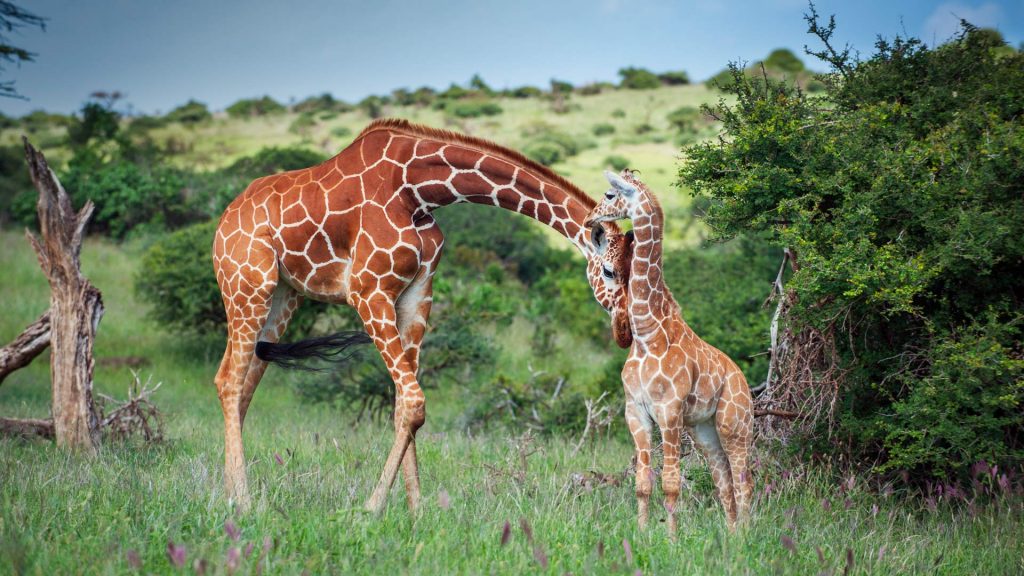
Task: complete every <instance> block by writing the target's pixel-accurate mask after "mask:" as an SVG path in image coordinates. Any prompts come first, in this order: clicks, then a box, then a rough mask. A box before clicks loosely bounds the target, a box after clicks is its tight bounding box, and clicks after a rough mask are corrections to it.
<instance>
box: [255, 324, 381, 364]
mask: <svg viewBox="0 0 1024 576" xmlns="http://www.w3.org/2000/svg"><path fill="white" fill-rule="evenodd" d="M371 343H373V340H372V339H371V338H370V336H369V335H368V334H367V333H366V332H362V331H356V330H353V331H349V332H337V333H335V334H329V335H327V336H318V337H315V338H307V339H306V340H300V341H298V342H278V343H272V342H257V343H256V357H257V358H259V359H260V360H263V361H264V362H271V363H273V364H277V365H278V366H281V367H283V368H298V369H299V370H309V371H314V372H317V371H322V370H329V369H330V367H331V366H337V365H340V364H344V363H345V362H347V361H348V360H349V359H350V358H352V355H353V354H355V353H356V350H354V349H353V348H354V347H355V346H359V345H361V344H371ZM307 360H321V361H323V362H326V363H327V366H324V365H323V364H320V365H317V364H308V363H306V361H307Z"/></svg>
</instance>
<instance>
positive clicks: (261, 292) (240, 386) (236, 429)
mask: <svg viewBox="0 0 1024 576" xmlns="http://www.w3.org/2000/svg"><path fill="white" fill-rule="evenodd" d="M275 283H276V275H275V277H274V278H273V279H272V280H268V281H266V282H264V283H262V284H260V285H259V286H258V287H257V288H256V289H254V290H252V293H247V294H244V296H245V297H246V298H245V300H246V303H247V305H246V306H245V308H244V309H243V308H241V307H239V306H235V305H233V304H232V305H228V306H227V310H226V311H227V317H228V324H229V326H230V329H229V334H230V337H229V342H228V343H227V349H226V350H225V353H224V359H223V360H222V361H221V367H220V369H219V370H218V371H217V376H216V379H215V380H216V384H217V395H218V396H219V397H220V404H221V410H222V412H223V414H224V485H225V490H226V492H227V495H228V498H230V499H231V500H232V501H233V502H234V503H235V504H237V505H238V507H239V508H240V509H241V510H246V509H248V507H249V504H250V498H249V487H248V480H247V478H246V470H245V454H244V450H243V448H242V397H243V391H244V387H245V380H246V376H247V375H248V373H249V370H250V366H251V364H252V362H253V358H254V356H255V348H256V337H257V335H258V334H259V331H260V330H261V329H262V327H263V325H264V323H265V322H266V319H267V316H268V315H269V314H270V307H271V305H270V302H271V297H272V294H273V290H274V284H275ZM244 285H246V286H251V285H252V284H244ZM240 293H241V291H240V290H236V291H234V292H232V294H234V295H235V296H238V295H239V294H240ZM226 300H227V299H226Z"/></svg>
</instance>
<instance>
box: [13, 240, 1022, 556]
mask: <svg viewBox="0 0 1024 576" xmlns="http://www.w3.org/2000/svg"><path fill="white" fill-rule="evenodd" d="M0 241H2V243H3V246H4V250H3V251H0V268H2V269H3V270H4V275H3V276H2V277H0V294H2V295H3V299H2V304H0V311H2V312H3V313H2V314H0V342H7V341H9V340H11V339H12V338H13V337H14V336H15V335H16V334H17V333H18V332H19V331H20V330H21V329H22V328H23V327H24V325H25V324H27V323H29V322H31V321H32V320H33V319H34V318H35V317H36V316H37V315H38V314H39V313H40V312H42V311H43V309H45V307H46V303H47V301H48V293H47V286H46V282H45V279H44V278H43V277H42V274H41V273H40V272H39V271H38V269H37V265H36V263H35V260H34V258H33V257H32V255H31V251H30V249H29V247H28V245H27V243H26V242H25V241H24V239H23V238H21V236H20V235H19V234H17V233H12V232H2V233H0ZM141 249H142V245H141V243H136V244H129V245H126V246H117V245H113V244H111V243H109V242H106V241H96V240H90V241H89V242H87V244H86V246H85V248H84V250H83V255H82V258H83V267H84V271H85V273H86V275H88V276H89V277H90V278H91V279H92V280H93V282H95V283H96V285H97V286H98V287H99V288H100V289H101V290H102V291H103V294H104V301H105V304H106V308H107V313H106V316H105V317H104V319H103V321H102V322H101V324H100V329H99V336H98V339H97V343H96V353H97V357H98V358H99V359H100V360H101V361H102V359H103V358H108V357H111V356H128V355H134V356H142V357H145V358H148V359H149V361H150V364H149V365H148V366H146V367H145V368H143V370H142V376H143V378H145V377H146V376H148V375H150V374H152V376H153V379H154V381H162V382H163V383H164V384H163V387H162V388H161V389H160V391H159V392H158V393H157V394H156V396H155V398H154V400H155V402H156V403H157V404H158V406H159V407H160V408H161V409H162V410H163V412H164V415H165V418H166V423H167V436H168V440H167V442H165V443H163V444H160V445H156V446H148V447H147V446H139V445H136V444H134V443H132V442H128V443H114V442H107V443H106V444H105V445H104V447H103V449H102V451H101V453H100V454H99V456H98V457H96V458H94V459H86V458H81V457H77V456H73V455H68V454H65V453H63V452H61V451H59V450H57V449H56V448H54V447H53V445H51V444H50V443H48V442H43V441H23V440H10V439H4V440H0V573H28V574H65V573H76V574H77V573H82V574H116V573H129V572H134V571H135V569H134V568H133V567H132V560H131V558H132V557H134V555H138V557H139V559H140V560H141V563H142V568H141V570H138V571H140V572H144V573H170V572H174V571H175V570H174V568H173V566H172V565H171V563H170V561H169V559H168V555H167V546H168V542H174V543H175V544H176V545H180V546H184V547H185V551H186V556H187V563H188V565H189V566H190V567H191V566H193V564H194V563H195V562H200V561H202V560H205V561H206V562H207V563H208V568H207V573H227V572H229V570H228V565H227V562H228V559H227V558H228V551H229V550H230V549H231V548H239V549H240V550H241V551H242V552H243V553H242V559H241V560H240V561H239V563H240V567H239V570H238V571H239V572H241V573H255V572H256V571H257V570H261V571H262V572H263V573H282V574H295V573H300V572H303V571H309V573H313V574H322V573H344V574H348V573H374V574H376V573H395V572H399V573H424V574H437V573H501V574H521V573H552V574H554V573H558V574H561V573H565V572H572V573H575V574H581V573H584V574H589V573H627V574H632V573H634V572H635V571H637V570H640V571H641V572H643V573H645V574H665V573H713V574H718V573H727V574H746V573H769V572H771V573H782V574H811V573H820V572H823V571H832V573H835V574H839V573H843V571H844V567H845V566H846V563H847V555H848V550H849V554H850V555H851V557H852V560H853V569H852V570H851V572H850V573H874V574H893V573H901V574H907V573H922V574H932V573H942V574H963V573H974V574H1009V573H1020V572H1021V571H1022V570H1024V563H1022V558H1024V545H1022V542H1024V522H1022V518H1024V514H1022V512H1024V510H1022V501H1021V498H1020V497H1019V496H1008V497H1001V498H996V499H990V498H981V499H979V500H977V502H976V503H975V507H974V509H969V508H968V507H967V506H966V505H965V504H964V503H963V502H961V501H955V502H947V501H945V500H940V501H939V502H938V504H937V506H936V508H935V510H934V511H931V510H929V509H928V507H927V506H926V505H925V504H924V503H923V501H921V500H920V499H911V498H907V497H905V496H904V495H903V494H900V493H898V492H897V493H896V494H894V495H890V496H883V495H880V494H879V492H878V491H875V490H868V489H867V483H866V482H865V481H863V480H861V479H855V481H854V486H853V488H852V489H847V490H841V489H840V482H838V481H837V480H836V478H837V476H838V475H837V474H835V473H833V472H832V471H831V470H830V469H828V468H814V469H810V468H804V467H794V468H793V469H791V470H788V471H786V472H785V473H784V471H783V470H782V465H781V464H779V463H778V462H777V461H776V460H775V459H774V458H772V457H771V454H770V452H771V450H769V449H768V448H767V447H764V448H762V454H761V456H760V458H759V459H758V460H759V461H760V462H762V463H761V465H760V467H759V468H758V470H757V494H758V499H757V502H756V504H755V508H754V516H753V519H752V522H751V523H750V524H749V526H747V527H746V528H745V529H743V530H742V531H740V532H738V533H736V534H730V533H729V532H728V531H727V530H726V529H725V526H724V521H723V518H722V514H721V512H720V510H719V508H718V506H717V504H716V503H715V501H714V499H713V497H712V495H711V487H710V481H709V478H708V475H707V472H706V471H705V469H704V467H703V465H702V464H701V463H700V461H699V459H698V458H697V457H696V456H693V455H690V456H688V457H686V458H685V459H684V467H685V472H686V477H687V478H688V486H687V489H686V492H685V496H684V498H683V500H682V504H681V506H680V507H679V511H678V514H679V518H680V522H679V524H680V532H679V534H678V541H676V542H672V541H669V540H668V539H667V537H666V534H665V531H664V524H662V523H661V522H659V521H658V520H661V519H663V518H664V511H663V510H661V508H660V507H659V506H655V507H654V508H653V509H654V510H655V512H654V520H655V522H654V523H653V524H654V526H653V528H652V529H650V530H647V531H640V530H638V529H637V528H636V515H635V504H634V499H633V494H632V492H633V490H632V483H631V481H629V480H626V481H625V482H623V483H622V484H621V485H619V486H604V487H597V488H593V489H586V488H581V487H577V486H576V485H575V484H574V483H573V482H572V475H573V474H574V473H587V472H588V471H591V470H597V471H601V472H606V473H621V472H622V471H623V470H624V469H625V468H626V466H627V464H628V462H629V458H630V454H631V446H630V444H629V443H628V441H626V440H624V439H623V437H622V436H623V434H622V431H621V430H615V431H613V433H612V434H611V436H610V437H609V438H606V439H602V440H601V441H600V442H598V443H596V444H595V445H592V446H589V447H588V448H587V449H585V450H583V451H582V452H581V453H580V454H577V455H573V454H572V445H573V444H574V442H575V439H574V438H546V439H539V440H537V442H536V445H535V447H536V448H539V452H537V453H536V454H534V455H532V456H530V457H529V458H528V459H527V462H528V465H527V468H526V469H525V470H523V469H522V468H521V467H520V465H519V463H518V458H517V450H518V448H517V446H516V444H517V442H520V440H518V438H519V437H520V433H519V432H504V431H500V430H493V431H491V432H488V433H486V434H482V435H478V436H475V437H470V436H468V435H466V434H464V433H462V432H460V431H459V430H458V429H456V428H455V427H454V426H453V425H452V421H453V420H452V415H453V414H455V413H457V411H458V402H459V395H460V394H464V393H466V391H464V390H445V389H437V390H429V391H428V393H427V394H428V406H429V409H428V413H429V414H430V416H429V417H428V422H427V425H426V426H425V428H424V429H423V430H422V432H421V435H420V437H419V438H420V442H419V453H420V459H421V468H422V485H423V491H424V502H423V508H422V511H421V513H420V514H419V515H418V517H415V518H414V517H412V516H410V514H409V513H408V511H407V509H406V506H405V503H404V498H403V496H402V494H401V488H400V487H396V489H395V491H394V492H393V493H392V496H391V499H390V501H389V505H388V507H387V508H386V510H385V511H384V513H383V514H382V515H381V516H380V517H373V516H369V515H367V514H365V513H363V512H362V511H361V508H362V503H363V501H364V500H365V499H366V498H367V497H368V495H369V493H370V490H371V489H372V487H373V484H374V482H375V481H376V479H377V475H378V474H379V472H380V469H381V466H382V463H383V460H384V457H385V454H386V451H387V449H388V447H389V446H390V441H391V433H390V431H389V430H388V429H387V426H385V425H383V424H372V423H354V422H352V420H351V416H350V415H349V414H348V413H346V412H339V411H337V410H332V409H329V408H327V407H325V406H323V405H309V404H304V403H301V402H300V401H299V400H298V399H297V398H296V396H295V395H294V393H293V391H292V389H291V388H290V387H289V386H288V385H287V384H286V382H287V381H288V378H285V377H284V373H283V372H280V371H277V370H276V369H271V371H270V372H269V373H268V376H267V378H265V380H264V383H263V385H262V386H261V388H260V390H259V392H258V393H257V395H256V399H255V401H254V404H253V408H252V410H251V412H250V416H249V419H248V421H247V429H246V438H245V440H246V448H247V457H248V462H249V476H250V483H251V487H252V490H253V493H254V501H255V502H254V506H253V509H252V510H251V511H250V512H249V513H248V514H246V515H244V516H238V515H236V514H234V513H233V512H232V511H231V509H230V508H229V506H228V504H227V502H226V499H225V498H224V495H223V489H222V486H221V477H222V462H223V440H222V419H221V414H220V406H219V403H218V401H217V395H216V391H215V390H214V388H213V385H212V377H213V373H214V371H215V369H216V361H217V359H218V356H219V352H220V351H219V350H217V349H216V346H211V345H210V344H209V343H205V344H204V343H194V342H190V341H188V339H185V338H182V337H180V336H176V335H173V334H168V333H166V332H163V331H161V330H160V328H159V326H156V325H154V324H153V323H152V322H151V321H149V320H147V319H146V318H145V317H144V312H145V310H144V308H143V307H142V306H141V305H140V304H139V303H137V302H136V301H135V299H134V297H133V294H132V290H131V278H132V274H133V270H134V264H135V262H137V261H138V255H139V252H140V251H141ZM521 331H522V327H521V326H519V327H516V328H515V329H512V330H508V331H507V332H508V334H504V335H502V339H501V342H502V345H503V346H507V347H508V348H510V349H512V350H513V351H514V350H516V347H517V346H519V347H521V346H523V344H522V341H521V340H520V339H517V338H516V337H515V334H516V333H518V332H521ZM519 353H521V352H519ZM45 360H46V359H45V358H40V359H39V360H37V361H36V363H35V364H33V365H32V366H31V367H29V368H27V369H24V370H22V371H20V372H18V373H16V374H14V375H13V376H12V377H10V378H9V379H8V380H7V381H6V382H4V383H3V385H2V386H0V414H2V415H4V416H35V417H42V416H45V415H46V413H47V410H48V401H49V400H48V398H49V386H48V383H49V376H48V371H47V366H46V361H45ZM579 361H580V363H585V360H579ZM130 378H131V375H130V373H129V372H128V370H127V369H126V368H112V367H107V366H103V365H101V366H99V367H98V368H97V370H96V381H97V384H96V386H97V389H98V390H100V391H103V392H106V393H108V394H113V395H116V396H124V390H125V388H126V387H127V384H128V382H129V381H130ZM277 456H280V458H281V463H278V461H277V458H276V457H277ZM517 476H518V477H519V478H520V479H516V477H517ZM769 486H770V488H769ZM445 500H447V501H448V502H449V505H448V506H447V507H446V506H444V505H443V503H444V501H445ZM876 507H877V508H876ZM522 520H525V521H526V522H527V523H528V524H529V526H530V528H531V531H532V534H533V544H531V543H529V542H527V539H526V536H525V534H524V532H523V530H522V529H521V528H520V522H521V521H522ZM227 522H231V523H233V524H235V525H237V526H238V527H239V528H240V530H241V536H240V539H239V540H238V541H237V542H236V541H233V540H232V539H231V538H230V537H229V536H228V535H227V533H226V531H225V523H227ZM506 522H509V523H510V525H511V527H512V530H511V532H512V535H511V540H510V542H509V543H508V544H507V545H504V546H503V545H502V544H501V534H502V529H503V526H504V524H505V523H506ZM265 539H269V543H270V545H269V550H268V551H267V553H266V555H265V556H261V551H262V549H263V543H264V540H265ZM787 539H788V540H787ZM624 541H625V542H628V544H629V547H630V549H631V557H627V553H626V551H625V549H624V546H623V542H624ZM790 542H792V546H787V544H789V543H790ZM249 543H253V544H254V552H253V553H252V555H251V556H249V557H248V558H246V557H244V550H245V548H246V546H247V545H248V544H249ZM600 548H603V554H601V553H599V552H598V550H599V549H600ZM819 549H820V557H819ZM537 550H539V551H540V552H537ZM541 556H543V557H544V558H546V561H547V562H548V566H547V568H546V569H544V568H542V566H541V564H540V561H539V560H538V557H541ZM190 570H191V568H190Z"/></svg>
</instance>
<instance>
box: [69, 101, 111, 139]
mask: <svg viewBox="0 0 1024 576" xmlns="http://www.w3.org/2000/svg"><path fill="white" fill-rule="evenodd" d="M80 114H81V116H79V117H75V118H73V119H72V121H71V124H70V125H69V126H68V139H69V140H71V144H72V145H74V146H85V145H86V144H88V143H89V142H90V141H94V140H95V141H104V140H112V139H113V138H114V136H115V135H117V132H118V130H119V129H120V121H121V115H120V114H118V113H117V112H115V111H113V110H111V109H109V108H107V107H106V106H103V105H101V104H98V103H96V102H88V103H86V104H85V105H84V106H82V110H81V112H80Z"/></svg>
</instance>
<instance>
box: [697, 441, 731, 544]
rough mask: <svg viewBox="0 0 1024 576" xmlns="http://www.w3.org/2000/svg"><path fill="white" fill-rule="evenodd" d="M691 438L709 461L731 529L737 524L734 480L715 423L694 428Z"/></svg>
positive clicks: (712, 476) (716, 488)
mask: <svg viewBox="0 0 1024 576" xmlns="http://www.w3.org/2000/svg"><path fill="white" fill-rule="evenodd" d="M690 436H691V437H692V438H693V444H694V446H696V447H697V449H698V450H699V451H700V453H701V454H702V455H703V456H704V459H705V460H707V463H708V467H709V468H710V469H711V479H712V480H714V483H715V491H716V492H717V493H718V500H719V501H720V502H721V503H722V509H723V510H724V511H725V520H726V524H727V525H728V526H729V528H730V529H732V528H733V526H734V525H735V523H736V500H735V496H734V494H733V478H732V472H731V470H730V468H729V458H728V457H727V456H726V453H725V449H724V448H723V447H722V443H721V440H720V439H719V437H718V430H717V429H716V428H715V424H714V422H701V423H699V424H697V425H695V426H693V428H692V430H691V434H690Z"/></svg>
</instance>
